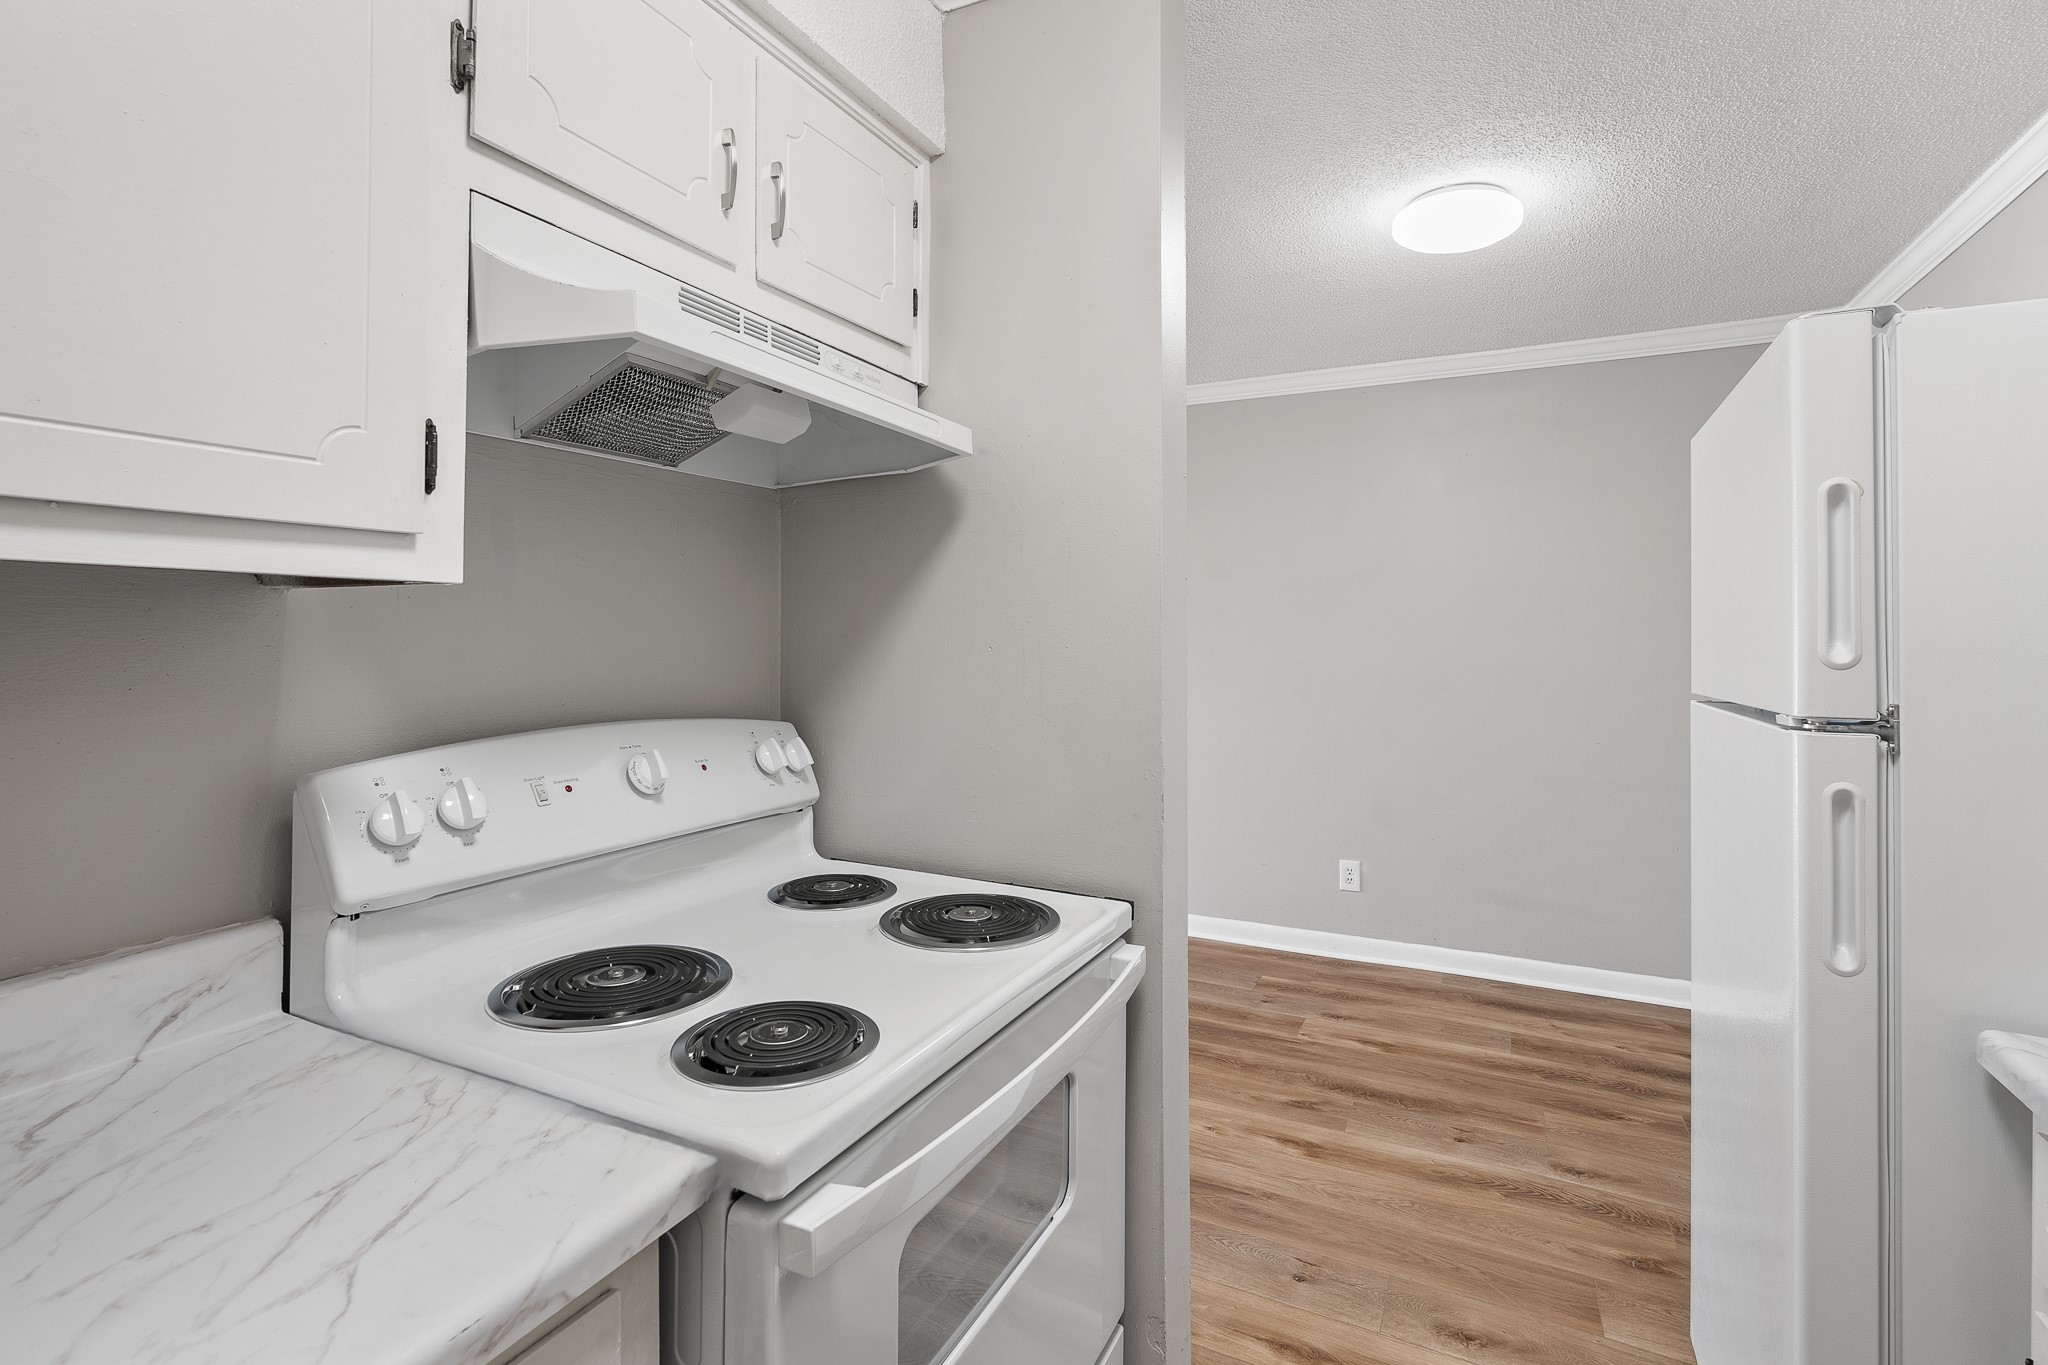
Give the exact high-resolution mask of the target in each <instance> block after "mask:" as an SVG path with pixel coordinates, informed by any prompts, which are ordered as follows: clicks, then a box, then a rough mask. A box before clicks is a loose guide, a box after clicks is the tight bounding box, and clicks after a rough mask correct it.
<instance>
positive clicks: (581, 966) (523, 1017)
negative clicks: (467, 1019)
mask: <svg viewBox="0 0 2048 1365" xmlns="http://www.w3.org/2000/svg"><path fill="white" fill-rule="evenodd" d="M730 980H732V966H731V964H729V963H727V962H726V960H725V959H724V958H722V957H720V956H718V954H716V953H707V952H705V951H703V950H702V949H700V948H676V947H672V946H669V945H667V944H661V943H636V944H632V945H631V946H628V947H624V948H594V949H591V950H590V951H589V952H582V953H571V954H569V956H567V957H558V958H555V959H554V960H553V961H551V962H543V963H541V964H540V965H539V966H537V967H528V968H527V969H526V970H525V971H523V972H520V973H519V974H517V975H516V976H510V977H507V978H506V979H505V980H504V981H501V982H499V983H498V986H497V989H495V990H493V991H492V992H491V995H490V1001H489V1004H490V1010H491V1013H492V1014H494V1015H496V1016H497V1017H498V1018H500V1019H502V1020H503V1021H505V1022H506V1023H508V1024H512V1025H516V1026H517V1027H519V1028H538V1029H592V1028H612V1027H615V1026H617V1025H619V1024H638V1023H641V1022H643V1021H645V1020H648V1019H659V1018H661V1017H662V1016H663V1015H665V1014H674V1013H675V1012H676V1011H677V1010H685V1009H688V1008H689V1007H690V1006H692V1005H694V1004H696V1003H697V1002H698V1001H700V1000H708V999H710V998H711V997H712V996H714V995H716V994H717V993H718V992H719V991H721V990H723V989H724V988H725V983H726V982H728V981H730Z"/></svg>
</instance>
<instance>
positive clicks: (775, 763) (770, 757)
mask: <svg viewBox="0 0 2048 1365" xmlns="http://www.w3.org/2000/svg"><path fill="white" fill-rule="evenodd" d="M754 763H755V765H756V766H757V767H759V768H760V769H761V771H762V772H764V773H766V774H768V775H769V776H770V777H773V776H775V774H777V773H779V772H781V771H782V770H783V769H784V768H787V767H788V766H789V755H788V754H786V753H784V752H783V751H782V745H781V743H780V742H778V741H777V740H776V739H775V737H774V736H773V735H771V736H769V737H768V738H767V739H764V740H762V741H761V742H760V743H759V744H757V745H755V746H754Z"/></svg>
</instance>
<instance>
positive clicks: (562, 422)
mask: <svg viewBox="0 0 2048 1365" xmlns="http://www.w3.org/2000/svg"><path fill="white" fill-rule="evenodd" d="M734 387H735V386H734V385H731V384H723V383H713V384H706V383H704V381H703V380H701V379H699V378H697V377H696V376H694V375H687V374H684V373H682V372H681V371H678V370H671V369H666V368H664V367H662V366H659V365H655V364H652V363H650V362H648V361H645V360H641V359H639V358H638V357H636V356H630V355H625V356H620V357H619V358H618V359H617V360H615V361H613V362H612V364H611V365H610V366H609V367H608V368H607V369H605V370H603V371H601V372H599V374H598V376H597V378H596V379H595V380H594V381H592V382H591V384H590V385H589V386H588V387H587V388H585V389H584V390H583V391H582V392H581V393H579V394H577V395H575V396H574V397H572V398H569V399H568V400H567V401H565V402H563V403H561V404H559V405H558V406H557V407H556V408H555V409H554V410H553V411H552V412H550V413H548V414H547V415H546V416H544V417H542V418H541V419H540V420H539V421H538V422H535V423H533V424H532V425H531V426H529V427H527V428H526V429H525V430H524V431H522V432H521V433H520V434H521V435H523V436H528V437H531V438H533V439H535V440H540V441H554V442H556V443H558V444H561V445H569V446H582V447H584V448H585V449H586V450H598V451H602V452H604V453H605V454H607V455H628V456H631V457H632V458H634V459H636V460H648V461H651V462H652V463H654V464H658V465H666V466H667V467H669V468H670V469H673V468H675V467H676V466H677V465H679V464H681V463H682V462H683V461H685V460H687V459H689V458H690V457H691V456H692V455H696V454H700V453H702V452H703V451H705V450H707V449H709V448H710V447H711V446H714V445H716V444H717V443H718V442H720V441H722V440H724V439H725V435H726V433H724V432H722V431H720V430H719V429H718V428H717V427H716V426H714V425H713V424H712V421H711V405H712V404H713V403H716V402H717V401H718V400H719V399H721V398H723V397H725V396H726V395H727V394H729V393H731V392H732V391H733V389H734Z"/></svg>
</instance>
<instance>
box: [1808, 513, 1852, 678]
mask: <svg viewBox="0 0 2048 1365" xmlns="http://www.w3.org/2000/svg"><path fill="white" fill-rule="evenodd" d="M1862 503H1863V485H1861V484H1859V483H1857V482H1856V481H1855V480H1854V479H1829V480H1828V481H1827V482H1826V483H1824V484H1822V485H1821V486H1820V508H1819V513H1820V528H1819V529H1820V601H1819V603H1818V604H1817V605H1818V606H1819V608H1820V610H1819V614H1818V625H1819V634H1820V640H1819V647H1820V661H1821V662H1822V663H1823V664H1826V665H1827V666H1828V667H1829V668H1835V669H1842V668H1854V667H1855V666H1856V665H1857V664H1859V663H1861V662H1862V661H1863V623H1862V615H1863V613H1862V603H1861V601H1860V600H1859V598H1860V594H1859V593H1858V591H1857V588H1858V585H1859V583H1860V581H1861V579H1862V576H1863V565H1862V556H1861V553H1860V551H1861V547H1860V545H1859V544H1858V542H1859V540H1860V539H1861V535H1860V531H1859V528H1860V525H1861V522H1862V519H1863V507H1862Z"/></svg>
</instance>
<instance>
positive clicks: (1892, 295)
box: [1849, 115, 2048, 308]
mask: <svg viewBox="0 0 2048 1365" xmlns="http://www.w3.org/2000/svg"><path fill="white" fill-rule="evenodd" d="M2043 172H2048V115H2044V116H2043V117H2042V119H2041V121H2040V122H2038V123H2036V124H2035V125H2034V126H2033V127H2031V128H2029V129H2027V131H2026V133H2025V134H2023V135H2022V136H2021V138H2020V140H2019V141H2018V142H2015V143H2013V144H2012V146H2010V147H2008V148H2006V149H2005V152H2004V154H2003V155H2001V156H2000V157H1999V158H1998V160H1996V161H1994V162H1992V163H1991V165H1990V167H1989V168H1988V169H1987V170H1986V171H1985V172H1984V174H1982V175H1980V176H1978V177H1977V179H1976V180H1975V181H1974V182H1973V183H1972V184H1971V186H1970V188H1968V189H1966V190H1964V191H1963V192H1962V194H1961V195H1960V196H1959V197H1958V198H1957V199H1956V201H1955V202H1954V203H1953V204H1950V205H1949V206H1948V207H1947V208H1945V209H1943V210H1942V211H1941V216H1940V217H1938V218H1936V219H1935V220H1934V221H1933V222H1932V223H1929V224H1928V225H1927V227H1926V230H1925V231H1923V232H1922V233H1921V234H1920V235H1919V236H1918V237H1915V238H1914V239H1913V240H1912V241H1911V242H1909V243H1908V244H1907V245H1906V249H1905V250H1904V251H1901V252H1900V253H1899V254H1898V255H1897V256H1894V257H1893V258H1892V261H1891V264H1890V265H1887V266H1886V267H1885V268H1884V269H1882V270H1880V271H1878V272H1877V274H1876V275H1875V276H1874V277H1872V279H1871V281H1870V283H1869V284H1866V285H1864V286H1863V288H1862V289H1860V290H1858V291H1857V292H1856V296H1855V297H1854V298H1852V299H1850V300H1849V307H1851V308H1875V307H1877V306H1878V305H1879V304H1885V303H1897V302H1898V301H1899V296H1900V295H1901V294H1904V293H1905V292H1906V291H1907V290H1908V289H1911V288H1912V287H1913V286H1914V285H1916V284H1918V283H1920V281H1921V280H1923V279H1925V278H1926V277H1927V276H1928V274H1929V273H1930V272H1932V271H1933V269H1934V267H1936V266H1938V265H1940V264H1941V263H1942V262H1943V261H1945V260H1947V259H1948V257H1949V253H1950V252H1952V251H1954V250H1955V249H1956V248H1957V247H1959V246H1961V245H1962V244H1963V243H1964V242H1967V241H1968V240H1969V239H1970V238H1971V236H1972V235H1974V234H1975V233H1976V231H1977V229H1978V228H1981V227H1983V226H1984V225H1985V224H1986V223H1988V222H1990V221H1991V220H1992V219H1993V218H1995V217H1997V216H1998V213H1999V211H2000V210H2001V209H2003V208H2004V207H2005V206H2006V205H2007V204H2010V203H2011V202H2012V201H2013V200H2015V199H2017V198H2019V197H2020V192H2021V191H2023V190H2025V189H2026V188H2027V186H2029V185H2031V184H2033V183H2034V182H2035V181H2036V180H2038V179H2040V178H2041V175H2042V173H2043Z"/></svg>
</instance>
